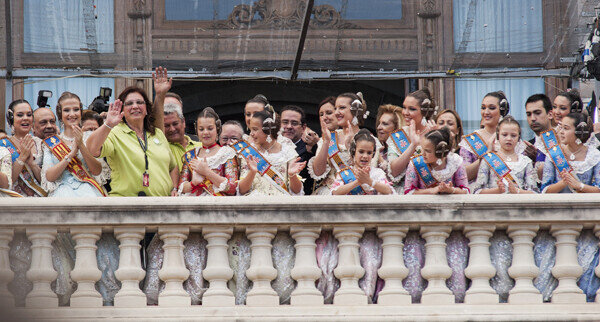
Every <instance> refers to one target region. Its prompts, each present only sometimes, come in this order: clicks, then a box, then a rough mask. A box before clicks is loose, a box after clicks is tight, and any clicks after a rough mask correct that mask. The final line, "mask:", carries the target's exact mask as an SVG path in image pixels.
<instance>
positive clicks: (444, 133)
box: [425, 126, 452, 159]
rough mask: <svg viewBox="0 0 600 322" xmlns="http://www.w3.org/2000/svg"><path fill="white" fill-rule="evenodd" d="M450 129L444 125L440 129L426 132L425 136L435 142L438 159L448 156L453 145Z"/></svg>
mask: <svg viewBox="0 0 600 322" xmlns="http://www.w3.org/2000/svg"><path fill="white" fill-rule="evenodd" d="M451 133H452V132H450V129H449V128H448V127H447V126H444V127H443V128H441V129H438V130H431V131H429V132H427V134H425V138H426V139H427V140H429V141H431V143H432V144H433V146H434V148H435V157H436V158H438V159H441V158H444V157H446V156H448V153H450V148H451V147H452V137H451Z"/></svg>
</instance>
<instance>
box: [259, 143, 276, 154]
mask: <svg viewBox="0 0 600 322" xmlns="http://www.w3.org/2000/svg"><path fill="white" fill-rule="evenodd" d="M276 142H277V141H275V142H273V143H271V146H269V147H268V148H267V149H262V151H263V152H269V151H271V149H272V148H273V147H274V146H275V143H276ZM261 148H262V147H261Z"/></svg>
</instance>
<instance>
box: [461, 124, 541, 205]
mask: <svg viewBox="0 0 600 322" xmlns="http://www.w3.org/2000/svg"><path fill="white" fill-rule="evenodd" d="M496 139H497V140H498V142H499V143H500V150H498V151H497V152H496V154H497V155H498V156H499V157H500V158H502V160H503V161H504V162H505V164H506V166H507V167H508V168H509V169H510V170H511V171H510V176H511V178H513V179H514V182H513V181H512V180H509V179H508V178H506V179H500V178H498V176H497V174H496V172H495V171H494V170H493V169H491V168H490V165H489V164H488V163H487V162H483V163H482V164H481V166H480V167H479V173H478V174H477V180H476V181H475V183H474V184H473V187H472V188H473V191H474V193H482V194H493V193H535V191H537V190H538V189H537V182H536V179H535V176H536V172H535V170H534V169H533V164H532V162H531V159H530V158H528V157H527V156H525V155H523V154H520V153H516V152H515V147H516V146H517V143H518V142H519V140H520V139H521V126H520V125H519V122H517V120H515V119H514V118H513V117H511V116H507V117H505V118H504V119H503V120H502V121H500V123H499V124H498V133H497V135H496Z"/></svg>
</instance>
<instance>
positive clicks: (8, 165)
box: [0, 146, 12, 198]
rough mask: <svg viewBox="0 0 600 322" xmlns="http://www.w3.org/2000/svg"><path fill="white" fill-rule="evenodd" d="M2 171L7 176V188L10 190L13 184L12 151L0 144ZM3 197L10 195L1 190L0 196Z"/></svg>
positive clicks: (0, 167) (0, 169)
mask: <svg viewBox="0 0 600 322" xmlns="http://www.w3.org/2000/svg"><path fill="white" fill-rule="evenodd" d="M0 173H2V174H4V175H5V176H6V177H7V180H8V187H7V190H10V188H11V186H12V157H11V155H10V151H8V149H7V148H5V147H3V146H0ZM2 197H8V195H5V194H4V193H3V192H2V191H0V198H2Z"/></svg>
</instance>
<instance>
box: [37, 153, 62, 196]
mask: <svg viewBox="0 0 600 322" xmlns="http://www.w3.org/2000/svg"><path fill="white" fill-rule="evenodd" d="M41 149H42V154H41V156H42V157H41V158H40V159H41V160H42V171H41V177H42V178H41V179H42V180H41V183H40V184H41V186H42V189H44V190H46V191H47V192H48V193H50V192H52V191H54V190H56V188H58V186H59V183H60V180H61V178H62V176H63V174H61V175H60V177H58V179H56V181H54V182H51V181H48V179H47V178H46V173H47V172H48V169H50V168H52V167H53V166H54V165H55V164H56V162H55V160H56V158H55V157H54V155H52V152H50V149H49V148H48V147H47V146H46V145H43V146H41ZM57 161H58V160H57ZM65 171H69V170H67V169H65Z"/></svg>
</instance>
